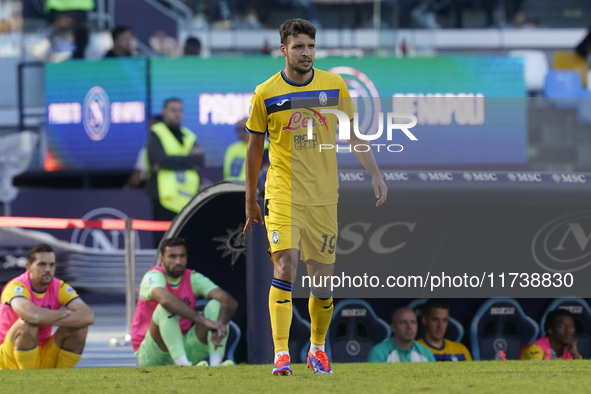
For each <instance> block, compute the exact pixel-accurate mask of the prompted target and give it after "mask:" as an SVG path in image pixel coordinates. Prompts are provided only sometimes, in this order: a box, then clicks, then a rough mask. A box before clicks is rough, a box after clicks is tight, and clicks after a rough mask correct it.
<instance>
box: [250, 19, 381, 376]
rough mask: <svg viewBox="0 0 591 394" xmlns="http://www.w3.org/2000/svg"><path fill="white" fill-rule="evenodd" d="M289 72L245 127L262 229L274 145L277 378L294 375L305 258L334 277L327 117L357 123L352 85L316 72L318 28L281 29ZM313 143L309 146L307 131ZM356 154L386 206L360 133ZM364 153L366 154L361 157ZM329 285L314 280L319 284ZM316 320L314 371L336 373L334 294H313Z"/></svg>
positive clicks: (324, 290) (262, 89) (293, 23)
mask: <svg viewBox="0 0 591 394" xmlns="http://www.w3.org/2000/svg"><path fill="white" fill-rule="evenodd" d="M279 35H280V37H281V46H280V49H281V53H282V55H283V57H285V69H283V70H282V71H280V72H278V73H276V74H275V75H274V76H272V77H271V78H269V79H268V80H267V81H265V82H264V83H262V84H261V85H259V86H257V87H256V89H255V92H254V95H253V98H252V100H251V107H250V116H249V118H248V121H247V123H246V128H247V130H248V131H249V132H250V133H251V134H250V138H249V142H248V149H247V154H246V209H245V211H246V224H245V226H244V230H243V232H244V233H246V232H248V231H252V228H251V226H252V224H253V223H258V224H261V225H262V224H263V217H262V215H261V209H260V207H259V205H258V203H257V200H256V198H257V197H256V192H257V180H258V173H259V168H260V167H261V161H262V157H263V152H264V146H265V134H266V133H268V138H269V160H270V166H269V170H268V172H267V181H266V183H265V198H266V201H265V207H264V211H265V216H266V220H267V237H268V239H269V243H270V250H269V252H270V254H271V259H272V260H273V264H274V270H273V277H274V279H273V282H272V284H271V290H270V292H269V313H270V316H271V329H272V332H273V342H274V348H275V366H274V368H273V375H291V374H292V370H291V361H290V360H291V359H290V356H289V349H288V340H289V331H290V326H291V319H292V315H293V310H292V284H293V283H294V280H295V274H296V272H297V263H298V260H299V259H298V252H299V254H300V257H301V260H302V261H304V262H305V263H306V265H307V271H308V275H309V277H310V278H316V277H325V276H330V275H332V273H333V270H334V262H335V247H336V241H337V230H338V226H337V202H338V190H339V181H338V172H337V169H338V168H337V159H336V152H335V149H332V150H326V149H325V150H324V151H319V146H320V145H321V144H326V146H330V145H332V146H333V147H334V146H335V140H336V132H337V117H336V116H334V115H330V114H327V115H326V116H325V115H321V112H320V111H321V110H322V109H333V110H334V109H337V110H339V111H341V112H343V113H345V114H346V115H347V116H348V118H349V119H353V115H354V111H355V107H354V105H353V103H352V102H351V99H350V96H349V91H348V90H347V85H345V83H344V81H343V79H342V78H341V77H340V76H339V75H336V74H332V73H329V72H326V71H321V70H318V69H316V68H313V64H314V55H315V45H316V44H315V37H316V28H315V27H314V26H313V25H312V24H311V23H310V22H308V21H306V20H303V19H290V20H288V21H286V22H284V23H283V24H282V25H281V27H280V29H279ZM310 124H311V125H312V133H313V134H312V139H308V135H307V131H308V130H307V129H308V125H310ZM348 142H349V144H350V146H349V148H351V147H352V148H351V151H354V152H355V155H356V157H357V159H358V160H359V161H360V162H361V164H362V165H363V166H364V167H365V169H366V170H367V172H368V173H369V174H370V175H371V177H372V182H371V185H372V188H373V191H374V195H375V196H376V198H377V199H378V201H377V203H376V206H379V205H381V204H382V203H383V202H384V201H385V200H386V198H387V192H388V188H387V187H386V184H385V183H384V181H383V179H382V175H381V173H380V171H379V169H378V166H377V165H376V161H375V158H374V156H373V153H372V152H371V150H369V151H365V150H364V149H355V148H356V147H357V145H358V144H364V141H363V140H361V139H360V138H359V137H358V136H357V135H356V134H355V133H351V138H350V140H349V141H348ZM358 151H359V152H358ZM318 282H322V281H317V280H313V281H312V283H313V284H314V283H318ZM310 292H311V294H310V301H309V312H310V320H311V337H310V343H311V346H310V350H309V352H308V358H307V361H308V366H309V367H310V368H311V369H312V370H313V371H314V373H323V374H325V373H332V369H331V367H330V363H329V360H328V357H327V355H326V353H325V352H324V343H325V339H326V332H327V330H328V326H329V324H330V320H331V317H332V311H333V297H332V289H331V287H330V286H322V287H312V288H310Z"/></svg>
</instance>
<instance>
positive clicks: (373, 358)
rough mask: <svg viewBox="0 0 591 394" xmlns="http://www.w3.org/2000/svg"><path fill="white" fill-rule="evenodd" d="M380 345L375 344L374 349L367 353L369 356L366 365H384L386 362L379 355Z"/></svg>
mask: <svg viewBox="0 0 591 394" xmlns="http://www.w3.org/2000/svg"><path fill="white" fill-rule="evenodd" d="M380 345H381V344H379V343H378V344H377V345H375V346H374V347H372V348H371V350H370V351H369V355H368V356H367V362H368V363H384V362H386V360H385V359H384V357H383V356H382V355H381V353H382V351H381V346H380Z"/></svg>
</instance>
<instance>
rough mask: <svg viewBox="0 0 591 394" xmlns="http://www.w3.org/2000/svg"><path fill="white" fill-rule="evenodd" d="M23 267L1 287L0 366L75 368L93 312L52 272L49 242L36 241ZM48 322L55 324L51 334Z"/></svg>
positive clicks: (51, 324) (10, 367)
mask: <svg viewBox="0 0 591 394" xmlns="http://www.w3.org/2000/svg"><path fill="white" fill-rule="evenodd" d="M26 269H27V270H26V272H25V273H23V274H22V275H19V276H18V277H16V278H14V279H13V280H11V281H10V282H8V283H7V284H6V286H5V287H4V289H3V290H2V296H1V298H2V304H1V305H0V369H34V368H74V366H75V365H76V363H78V360H80V357H81V355H82V350H83V349H84V344H85V342H86V335H87V333H88V326H89V325H91V324H93V323H94V314H93V313H92V310H91V309H90V308H89V307H88V305H86V303H85V302H84V301H82V300H81V299H80V297H79V296H78V294H77V293H76V291H75V290H74V289H72V288H71V287H70V285H68V284H67V283H64V281H62V280H59V279H57V278H55V277H54V275H55V253H54V252H53V249H52V248H51V246H49V245H47V244H39V245H37V246H34V247H33V248H32V249H31V250H30V251H29V254H28V258H27V263H26ZM61 307H65V309H61ZM52 326H58V329H57V330H56V331H55V332H54V333H53V334H52Z"/></svg>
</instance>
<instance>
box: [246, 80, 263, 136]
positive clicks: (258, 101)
mask: <svg viewBox="0 0 591 394" xmlns="http://www.w3.org/2000/svg"><path fill="white" fill-rule="evenodd" d="M248 114H249V115H248V120H247V121H246V129H247V130H248V131H249V132H250V133H255V134H265V133H266V132H267V107H266V106H265V100H263V96H262V95H261V94H260V92H259V89H258V88H257V89H256V90H255V91H254V95H253V96H252V99H251V100H250V108H249V110H248Z"/></svg>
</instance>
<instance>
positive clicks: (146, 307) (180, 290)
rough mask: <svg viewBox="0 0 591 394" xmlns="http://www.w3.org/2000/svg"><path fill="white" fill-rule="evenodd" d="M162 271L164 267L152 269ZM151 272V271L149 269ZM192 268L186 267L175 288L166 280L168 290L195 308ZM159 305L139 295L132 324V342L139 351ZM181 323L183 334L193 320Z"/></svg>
mask: <svg viewBox="0 0 591 394" xmlns="http://www.w3.org/2000/svg"><path fill="white" fill-rule="evenodd" d="M153 270H156V271H160V272H162V274H163V275H165V274H164V270H163V269H162V267H154V268H152V269H151V270H150V271H153ZM148 272H149V271H148ZM192 272H193V271H192V270H190V269H185V272H183V276H182V277H181V281H180V282H179V285H178V287H177V288H176V289H175V288H173V287H172V286H170V284H169V283H168V281H167V282H166V290H168V291H170V292H171V293H172V294H174V295H175V296H177V297H179V298H180V299H181V300H183V301H184V302H185V304H187V305H189V306H190V307H191V308H195V301H196V299H195V294H193V288H192V286H191V274H192ZM157 306H158V303H157V302H156V301H153V300H150V301H144V300H142V299H140V297H139V295H138V301H137V306H136V308H135V314H134V316H133V323H132V325H131V343H132V344H133V350H134V351H136V352H137V351H138V349H139V348H140V344H141V343H142V341H143V340H144V337H145V336H146V332H147V331H148V328H149V327H150V322H151V321H152V314H153V313H154V309H156V307H157ZM179 321H180V323H181V331H182V333H183V335H185V334H186V333H187V332H188V331H189V329H191V326H192V325H193V322H192V321H191V320H187V319H185V318H182V317H181V318H180V319H179Z"/></svg>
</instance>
